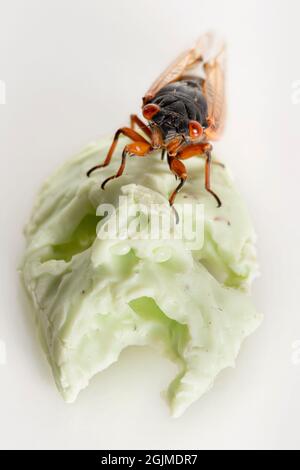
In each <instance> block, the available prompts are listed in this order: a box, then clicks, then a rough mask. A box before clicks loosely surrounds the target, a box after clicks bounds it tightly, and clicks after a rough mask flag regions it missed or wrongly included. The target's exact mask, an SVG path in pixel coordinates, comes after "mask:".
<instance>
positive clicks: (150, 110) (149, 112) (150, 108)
mask: <svg viewBox="0 0 300 470" xmlns="http://www.w3.org/2000/svg"><path fill="white" fill-rule="evenodd" d="M159 111H160V107H159V106H158V105H157V104H152V103H149V104H146V106H144V107H143V116H144V118H145V119H147V120H148V121H151V119H152V118H153V117H154V116H155V115H156V114H157V113H159Z"/></svg>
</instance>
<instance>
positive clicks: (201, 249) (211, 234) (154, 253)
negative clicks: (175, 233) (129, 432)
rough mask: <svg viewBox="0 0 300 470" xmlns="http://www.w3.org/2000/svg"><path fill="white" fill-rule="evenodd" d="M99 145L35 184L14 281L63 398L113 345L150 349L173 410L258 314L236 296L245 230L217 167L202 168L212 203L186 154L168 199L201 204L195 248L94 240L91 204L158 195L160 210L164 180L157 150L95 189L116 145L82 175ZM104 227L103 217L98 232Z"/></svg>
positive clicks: (249, 254) (234, 348)
mask: <svg viewBox="0 0 300 470" xmlns="http://www.w3.org/2000/svg"><path fill="white" fill-rule="evenodd" d="M122 142H124V140H123V141H122ZM121 148H122V145H121V144H120V149H121ZM106 152H107V143H106V142H104V143H102V144H99V145H95V146H91V147H90V148H88V149H87V150H85V151H83V152H82V153H81V154H80V155H79V156H77V157H75V158H73V159H71V160H70V161H69V162H67V163H66V164H64V165H63V167H62V168H61V169H60V170H58V172H57V173H56V174H55V175H54V176H53V177H51V178H49V179H48V180H47V182H46V183H45V184H44V186H43V188H42V190H41V191H40V193H39V195H38V197H37V199H36V202H35V206H34V209H33V212H32V217H31V220H30V223H29V224H28V226H27V229H26V236H27V242H28V247H27V252H26V257H25V261H24V267H23V277H24V281H25V286H26V288H27V291H28V293H29V295H30V298H31V300H32V304H33V306H34V312H35V316H36V320H37V325H38V330H39V333H40V337H41V339H42V343H43V346H44V349H45V351H46V354H47V357H48V360H49V362H50V364H51V366H52V370H53V373H54V377H55V380H56V383H57V386H58V388H59V390H60V391H61V393H62V395H63V397H64V398H65V400H67V401H74V400H75V398H76V397H77V394H78V392H79V391H80V390H81V389H83V388H84V387H85V386H86V385H87V384H88V382H89V380H90V378H91V377H92V376H93V375H94V374H96V373H97V372H99V371H101V370H103V369H105V368H106V367H108V366H109V365H110V364H112V363H113V362H115V361H116V360H117V359H118V357H119V354H120V353H121V351H122V350H123V349H124V348H126V347H128V346H132V345H135V346H136V345H139V346H142V345H150V346H152V347H154V348H156V349H158V351H159V352H161V353H163V354H164V355H166V356H167V357H168V358H169V359H171V360H172V361H174V362H175V363H176V364H177V366H178V375H177V377H176V378H175V379H174V381H173V382H172V383H171V385H170V386H169V389H168V391H167V394H166V397H167V399H168V401H169V404H170V407H171V412H172V414H173V415H174V416H178V415H180V414H182V412H183V411H184V410H185V409H186V407H187V406H188V405H189V404H191V403H192V402H193V401H195V400H196V399H197V398H199V397H200V396H201V395H202V394H203V393H204V392H206V391H207V390H208V389H209V388H210V387H211V385H212V384H213V381H214V379H215V377H216V376H217V374H218V373H219V372H220V371H221V370H222V369H223V368H225V367H229V366H234V363H235V358H236V356H237V353H238V351H239V348H240V345H241V343H242V341H243V339H244V338H245V337H246V336H248V335H249V334H250V333H251V332H252V331H253V330H254V329H255V328H256V327H257V326H258V324H259V322H260V319H261V318H260V316H259V315H258V314H257V313H256V312H255V310H254V308H253V306H252V304H251V301H250V299H249V296H248V295H247V294H246V293H245V292H242V290H245V289H246V288H247V287H248V285H249V283H250V282H251V280H252V278H253V276H254V275H255V274H256V270H257V266H256V257H255V249H254V247H253V242H254V233H253V229H252V227H251V224H250V221H249V218H248V215H247V212H246V210H245V208H244V205H243V203H242V202H241V200H240V197H239V196H238V194H237V192H236V191H235V189H234V188H233V186H232V182H231V179H230V177H229V176H228V173H227V171H226V170H224V169H222V168H220V167H218V166H214V170H213V184H214V187H215V189H216V191H217V192H218V193H219V194H220V197H221V198H222V200H223V208H221V209H217V208H216V205H215V201H214V199H213V198H212V197H211V196H210V194H208V193H207V192H206V191H205V190H203V187H204V185H203V162H202V160H201V159H199V158H195V159H193V160H191V161H190V164H189V171H190V180H189V182H188V183H187V185H186V187H185V188H184V190H183V191H182V193H181V194H180V196H179V197H178V205H180V204H181V203H183V202H184V203H191V204H195V203H196V202H199V201H201V202H202V203H203V204H204V225H205V228H204V245H203V246H201V243H200V244H199V246H198V247H197V246H195V247H193V248H195V249H190V248H189V245H188V244H187V241H186V240H137V239H136V238H135V237H134V235H135V232H132V233H131V235H130V238H129V239H128V240H125V241H120V240H118V239H116V240H110V239H108V240H103V239H101V238H99V237H96V226H97V223H98V222H99V221H100V218H99V217H97V216H96V212H97V208H98V207H99V205H100V204H101V203H112V204H114V205H115V206H116V209H117V210H119V207H118V205H119V202H118V196H119V195H123V197H126V198H127V199H126V200H127V204H128V207H129V208H130V207H132V206H133V204H134V203H143V204H146V205H148V206H150V204H151V203H160V204H163V205H164V206H165V209H164V210H165V211H166V215H167V214H169V213H170V209H169V206H168V202H167V199H166V198H167V197H168V194H169V192H170V191H171V190H172V187H173V186H174V184H176V183H175V180H174V177H173V176H172V175H170V173H169V170H168V165H167V162H165V161H164V162H162V161H161V160H160V155H159V153H157V154H153V155H151V156H149V157H147V158H145V159H142V161H140V160H138V159H136V158H132V159H130V162H129V164H128V166H127V168H126V174H125V175H124V176H122V177H121V178H119V179H118V180H115V181H113V182H112V183H110V185H108V187H107V189H106V190H105V191H102V190H101V189H99V188H100V182H101V181H102V180H103V178H105V177H107V175H110V174H111V173H114V172H115V170H116V168H117V165H118V163H119V159H120V151H119V152H117V153H116V155H115V159H114V163H113V164H112V165H111V166H109V167H108V168H106V169H102V170H100V171H98V172H95V173H94V175H93V177H91V178H90V179H88V178H86V176H85V173H86V169H88V168H89V166H91V165H93V164H94V162H95V160H96V159H98V160H99V159H100V161H101V160H102V159H104V157H105V154H106ZM133 182H135V183H138V184H130V183H133ZM110 217H112V216H110ZM108 223H109V219H108V220H104V219H103V220H102V222H101V223H99V226H98V230H99V227H102V229H103V225H104V224H106V226H107V224H108ZM184 224H188V221H187V220H186V219H185V220H184ZM225 285H226V286H227V287H225ZM121 386H122V384H121V383H120V387H121Z"/></svg>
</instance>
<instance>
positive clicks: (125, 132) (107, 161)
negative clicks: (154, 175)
mask: <svg viewBox="0 0 300 470" xmlns="http://www.w3.org/2000/svg"><path fill="white" fill-rule="evenodd" d="M121 134H123V135H125V136H126V137H128V138H129V139H131V140H133V141H138V142H143V143H146V144H149V143H148V142H147V140H146V139H145V138H144V137H143V136H142V135H140V134H138V133H137V132H135V131H134V130H133V129H130V128H129V127H122V128H121V129H118V130H117V132H116V133H115V136H114V139H113V141H112V144H111V146H110V149H109V151H108V154H107V156H106V158H105V160H104V162H103V163H102V164H100V165H96V166H94V167H93V168H91V169H90V170H89V171H88V172H87V176H90V175H91V173H93V171H95V170H98V169H99V168H103V167H105V166H108V165H109V164H110V161H111V159H112V156H113V153H114V151H115V149H116V146H117V143H118V140H119V137H120V135H121Z"/></svg>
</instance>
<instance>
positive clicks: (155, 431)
mask: <svg viewBox="0 0 300 470" xmlns="http://www.w3.org/2000/svg"><path fill="white" fill-rule="evenodd" d="M299 20H300V3H299V2H298V1H297V0H286V1H283V0H282V1H281V0H263V1H261V0H260V1H259V0H251V1H250V0H246V1H242V2H241V1H238V0H226V1H217V0H211V1H208V0H206V1H202V0H195V1H194V0H189V1H188V2H183V1H182V0H172V1H171V0H164V1H160V0H152V1H150V0H149V1H148V0H128V1H121V0H120V1H116V0H110V1H103V0H77V1H75V2H74V1H72V0H44V1H43V2H41V1H38V0H27V1H23V0H0V80H1V82H0V103H1V104H0V164H1V172H0V175H1V184H0V196H1V199H0V200H1V205H0V211H1V212H0V216H1V218H0V220H1V232H0V247H1V255H0V256H1V258H0V261H1V263H0V416H1V420H0V447H1V448H2V447H3V448H35V449H39V448H70V449H72V448H87V449H88V448H98V449H106V448H107V449H116V448H122V449H127V448H133V449H136V448H144V449H155V448H161V449H163V448H170V449H175V448H177V449H193V448H196V449H220V448H224V449H231V448H232V449H241V448H253V449H261V448H271V449H276V448H295V447H296V448H299V447H300V436H299V420H300V399H299V396H300V393H299V392H300V351H299V350H300V311H299V302H298V292H299V265H300V255H299V199H300V197H299V196H300V190H299V175H300V163H299V148H300V134H299V123H300V61H299V51H298V48H299V44H300V28H299ZM211 29H213V30H215V31H217V32H218V33H219V34H221V35H222V36H223V37H224V38H225V39H226V41H227V43H228V54H229V56H228V108H229V110H228V111H229V112H228V123H227V130H226V134H225V136H224V138H223V140H222V141H221V142H220V143H219V144H218V145H217V146H216V151H217V154H218V157H219V158H220V159H222V160H224V161H225V162H226V164H227V165H228V166H229V167H230V168H231V170H232V172H233V174H234V175H235V180H236V184H237V185H238V187H239V189H240V191H241V192H242V194H243V196H244V198H245V199H246V201H247V204H248V206H249V209H250V211H251V214H252V217H253V220H254V224H255V227H256V230H257V233H258V236H259V238H258V248H259V257H260V261H261V271H262V276H261V278H260V279H258V280H257V281H256V282H255V285H254V291H253V295H254V300H255V303H256V305H257V307H258V308H259V310H260V311H261V312H263V313H264V314H265V320H264V323H263V325H262V326H261V328H260V329H259V330H258V331H257V332H256V333H255V334H254V335H253V336H252V337H251V338H249V339H248V340H247V342H246V343H245V345H244V347H243V349H242V352H241V355H240V356H239V359H238V362H237V368H236V370H227V371H225V372H223V373H222V374H221V376H220V377H219V378H218V380H217V381H216V384H215V387H214V388H213V390H211V392H210V393H209V394H207V395H206V396H205V397H203V399H201V400H200V401H199V402H198V403H196V404H195V405H193V406H192V408H190V409H189V410H188V411H187V413H186V414H185V415H184V416H183V417H182V418H180V419H179V420H173V419H171V418H170V417H169V416H168V413H167V409H166V407H165V404H164V403H163V401H162V400H161V398H160V396H159V392H160V390H162V389H164V387H165V386H166V384H167V383H168V382H169V380H170V378H171V377H172V375H173V373H174V369H173V367H172V366H171V365H170V364H169V363H168V362H167V361H165V360H163V359H161V358H160V357H159V356H158V355H156V354H155V353H154V352H153V351H151V350H147V349H145V350H144V349H130V350H128V351H126V352H125V353H124V354H123V355H122V357H121V359H120V362H119V363H117V364H116V365H114V366H113V367H112V368H111V369H109V370H107V371H105V372H104V373H102V374H101V375H99V376H98V377H96V378H95V379H94V380H93V381H92V383H91V384H90V386H89V388H88V389H87V390H85V391H84V392H83V393H82V394H81V396H80V397H79V399H78V401H77V402H76V403H75V404H74V405H65V404H64V403H63V401H62V399H61V398H60V396H59V395H58V393H57V392H56V389H55V386H54V383H53V380H52V377H51V374H50V369H49V367H48V365H47V363H46V360H45V359H44V357H43V354H42V352H41V349H40V346H39V345H38V342H37V340H36V337H35V333H34V326H33V322H32V321H31V319H30V318H29V317H28V316H27V314H26V313H25V309H24V306H23V303H24V299H23V294H22V290H21V288H20V286H19V283H18V276H17V273H16V270H17V266H18V263H19V262H20V259H21V256H22V253H23V249H24V240H23V237H22V228H23V226H24V224H25V222H26V220H27V218H28V215H29V211H30V209H31V205H32V202H33V197H34V194H35V193H36V191H37V189H38V187H39V186H40V184H41V182H42V181H43V179H44V178H45V177H46V176H47V175H48V174H49V173H50V172H52V171H53V170H54V169H55V168H56V167H57V166H58V165H59V164H60V163H61V162H62V161H63V160H64V159H65V158H67V157H69V156H70V155H72V154H73V153H75V152H78V151H79V150H80V149H81V148H82V147H83V146H84V145H86V144H87V143H89V142H90V141H93V140H96V139H97V138H100V137H101V136H102V135H104V134H108V133H112V132H113V131H114V130H115V129H116V128H118V127H120V126H121V125H124V124H127V123H128V116H129V114H130V113H131V112H136V111H139V110H140V105H141V97H142V96H143V93H144V92H145V90H146V89H147V88H148V86H149V84H150V83H151V82H152V81H153V79H154V78H155V77H156V76H157V75H158V74H159V73H160V72H161V71H162V69H163V68H164V67H165V66H166V65H167V64H168V63H169V62H170V60H172V59H173V58H174V56H176V55H177V54H178V53H179V52H180V51H181V50H183V49H184V48H186V47H188V46H190V45H191V44H192V43H193V42H194V40H195V39H196V38H197V37H198V36H199V35H200V34H201V33H203V32H205V31H207V30H211Z"/></svg>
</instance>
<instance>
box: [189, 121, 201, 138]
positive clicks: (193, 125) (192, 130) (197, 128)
mask: <svg viewBox="0 0 300 470" xmlns="http://www.w3.org/2000/svg"><path fill="white" fill-rule="evenodd" d="M189 134H190V138H191V139H199V137H201V136H202V134H203V127H202V126H201V124H200V123H199V122H197V121H190V122H189Z"/></svg>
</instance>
